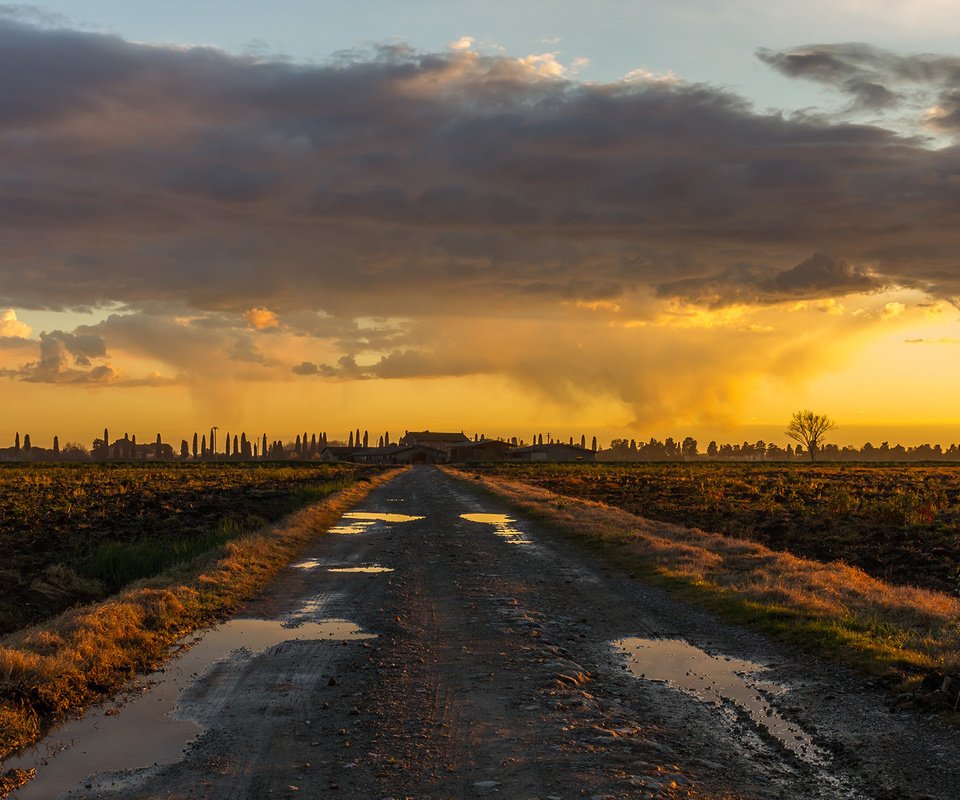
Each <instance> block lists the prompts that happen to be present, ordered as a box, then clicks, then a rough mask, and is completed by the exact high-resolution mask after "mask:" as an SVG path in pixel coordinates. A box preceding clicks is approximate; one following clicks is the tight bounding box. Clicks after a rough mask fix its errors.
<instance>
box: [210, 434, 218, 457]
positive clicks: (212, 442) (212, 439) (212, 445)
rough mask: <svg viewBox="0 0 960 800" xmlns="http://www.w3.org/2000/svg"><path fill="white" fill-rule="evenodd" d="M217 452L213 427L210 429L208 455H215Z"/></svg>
mask: <svg viewBox="0 0 960 800" xmlns="http://www.w3.org/2000/svg"><path fill="white" fill-rule="evenodd" d="M216 454H217V439H216V435H215V432H214V430H213V428H211V429H210V455H211V456H215V455H216Z"/></svg>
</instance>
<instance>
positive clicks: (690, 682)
mask: <svg viewBox="0 0 960 800" xmlns="http://www.w3.org/2000/svg"><path fill="white" fill-rule="evenodd" d="M613 646H614V648H615V649H617V650H619V651H620V652H622V653H624V654H625V655H626V657H627V662H626V663H627V668H628V669H629V670H630V672H631V673H632V674H633V675H634V677H636V678H640V679H643V680H648V681H657V682H663V683H666V684H668V685H669V686H672V687H674V688H676V689H680V690H681V691H684V692H687V693H689V694H692V695H693V696H695V697H696V698H698V699H699V700H701V701H702V702H704V703H707V704H710V705H713V706H717V707H719V708H721V709H726V710H727V711H730V708H729V706H730V704H733V705H735V706H736V707H737V708H738V709H740V711H742V712H744V713H746V714H747V716H749V717H750V719H751V720H752V721H753V722H754V723H755V724H756V725H757V727H759V728H760V729H761V730H764V731H766V732H767V733H769V734H770V735H771V736H774V737H775V738H776V739H778V740H779V741H780V742H781V743H782V744H783V745H784V747H786V748H787V749H788V750H790V751H791V752H793V753H794V754H796V755H797V756H799V757H800V758H802V759H803V760H804V761H809V762H813V763H820V762H821V756H820V753H819V750H818V748H817V747H816V746H815V745H814V744H813V742H812V740H811V739H810V737H809V735H807V733H805V732H804V731H803V730H802V729H801V728H799V727H798V726H796V725H794V724H792V723H790V722H787V720H785V719H784V718H783V717H781V716H780V715H779V714H778V713H777V712H776V710H775V709H774V708H773V706H771V705H770V703H768V702H767V701H766V700H765V699H764V693H766V694H783V693H784V691H785V690H784V689H783V688H782V687H779V686H776V685H775V684H772V683H769V682H764V681H761V680H756V679H753V678H747V677H745V676H751V675H755V674H757V673H760V672H763V670H765V669H766V667H763V666H762V665H760V664H756V663H754V662H752V661H743V660H740V659H734V658H726V657H723V656H712V655H709V654H708V653H705V652H704V651H703V650H700V649H699V648H697V647H694V646H693V645H691V644H689V643H688V642H685V641H682V640H678V639H639V638H628V639H620V640H618V641H615V642H614V643H613Z"/></svg>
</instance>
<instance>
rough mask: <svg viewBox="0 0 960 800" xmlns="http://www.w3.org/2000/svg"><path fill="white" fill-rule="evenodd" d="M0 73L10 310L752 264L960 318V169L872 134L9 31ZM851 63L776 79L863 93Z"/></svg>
mask: <svg viewBox="0 0 960 800" xmlns="http://www.w3.org/2000/svg"><path fill="white" fill-rule="evenodd" d="M0 47H2V49H3V52H4V58H5V69H4V71H3V78H2V80H0V144H2V148H0V182H2V186H0V188H2V190H3V191H2V194H0V232H2V237H0V242H2V244H0V306H12V307H47V308H62V307H71V306H78V305H94V306H95V305H98V304H105V303H109V302H114V303H123V304H127V305H128V306H129V307H132V308H137V307H141V306H143V305H145V304H147V303H151V302H171V303H172V302H177V303H182V304H185V305H187V306H189V307H191V308H194V309H200V310H205V311H209V312H219V311H230V312H232V313H240V312H242V311H245V310H247V309H259V308H270V309H272V310H274V311H275V312H279V313H284V312H289V311H297V310H300V309H317V308H322V309H324V310H326V311H328V312H330V313H331V314H333V315H338V314H339V315H344V314H349V315H352V316H357V315H363V314H372V315H380V316H387V315H391V314H393V315H395V316H399V314H397V313H396V311H397V310H398V309H402V310H403V312H404V314H407V315H410V314H413V315H420V314H430V313H432V312H433V311H434V310H435V309H436V308H437V306H438V303H439V304H441V305H443V304H449V303H451V302H455V301H458V300H464V301H465V300H466V299H467V298H471V299H473V300H476V298H478V297H483V298H485V299H486V300H488V301H490V302H496V303H498V304H503V305H506V306H516V305H522V304H527V303H530V302H531V301H533V302H556V301H563V300H569V299H576V298H583V299H605V298H607V299H609V298H616V297H617V296H619V295H620V294H621V293H623V292H627V291H635V290H645V289H649V290H652V291H655V290H656V289H657V287H662V286H665V285H670V284H671V283H675V282H677V281H683V280H688V279H702V278H703V276H705V275H706V276H710V275H713V276H716V277H717V278H718V279H719V280H722V281H724V282H731V281H733V282H735V281H736V279H737V277H736V276H737V270H738V269H739V268H740V267H739V266H738V265H742V264H745V263H746V264H750V265H753V266H751V268H750V270H748V271H747V272H746V273H744V284H745V287H746V288H747V289H749V288H750V287H755V286H756V285H758V284H763V283H765V282H770V281H774V282H775V281H776V280H777V277H776V276H777V275H782V274H783V273H784V271H785V270H787V269H790V268H791V266H792V265H795V264H797V263H799V262H801V261H802V260H803V259H805V258H807V257H809V256H810V254H811V253H814V252H824V253H827V254H829V255H830V257H832V258H834V259H845V260H846V261H847V262H848V263H850V264H852V265H853V267H852V269H853V270H854V271H856V272H863V274H866V271H868V270H869V272H870V273H871V274H876V275H882V276H884V280H887V281H889V282H900V283H907V284H909V285H922V286H926V287H929V290H930V291H931V292H932V293H935V294H938V295H941V296H945V297H955V296H957V295H958V294H960V276H958V275H957V271H956V262H955V253H956V245H957V234H956V226H955V220H954V214H953V209H954V208H955V207H956V205H957V201H958V200H960V182H958V181H957V175H958V173H960V166H958V160H957V158H956V153H955V152H954V151H952V150H932V149H926V148H924V147H922V146H920V145H919V144H918V143H917V142H915V141H912V140H908V139H903V138H900V137H898V136H897V135H895V134H894V133H892V132H890V131H888V130H884V129H882V128H879V127H867V126H857V125H842V124H828V123H816V122H811V121H809V120H806V121H804V120H792V119H787V118H784V117H783V116H780V115H776V114H759V113H756V112H755V111H753V110H752V109H751V108H750V106H749V105H748V104H747V103H745V102H744V101H743V100H742V99H741V98H739V97H737V96H735V95H732V94H730V93H728V92H725V91H721V90H719V89H716V88H713V87H710V86H703V85H689V84H683V83H678V82H663V81H659V82H657V81H648V82H643V81H639V82H624V83H610V84H581V83H577V82H575V81H573V80H571V79H568V78H564V77H562V75H561V76H558V74H557V72H556V71H555V70H553V71H550V72H549V73H546V74H545V73H544V71H543V70H541V69H539V68H538V67H537V65H536V64H532V63H530V62H529V60H514V59H510V58H507V57H501V56H485V55H480V54H478V53H475V52H473V51H468V50H458V51H451V52H448V53H444V54H424V53H418V52H414V51H411V50H409V49H407V48H404V47H391V48H382V49H379V50H376V51H373V52H371V53H366V54H363V53H361V54H354V55H352V56H346V57H343V58H342V59H341V60H339V61H336V62H333V63H329V64H323V65H305V64H294V63H287V62H271V61H264V60H258V59H255V58H251V57H240V56H233V55H229V54H226V53H223V52H220V51H216V50H212V49H204V48H164V47H154V46H145V45H139V44H133V43H130V42H125V41H123V40H121V39H118V38H115V37H111V36H105V35H99V34H90V33H80V32H76V31H70V30H58V29H49V28H40V27H31V26H28V25H25V24H21V23H19V22H16V21H11V20H4V21H0ZM870 53H874V51H868V52H867V55H870ZM827 55H830V56H831V57H830V58H827ZM856 55H857V54H856V53H853V54H851V53H850V52H848V51H847V50H838V51H835V52H832V53H830V54H821V56H820V58H819V60H817V59H814V58H813V57H812V56H810V57H805V58H806V61H803V62H802V63H801V61H798V59H799V58H800V57H799V56H797V55H794V56H790V55H789V54H777V55H776V56H775V55H773V54H770V55H768V56H766V57H765V60H767V61H768V63H771V64H773V65H774V66H775V67H777V68H778V69H780V70H782V71H785V72H788V73H789V74H795V75H805V76H816V77H817V79H820V80H836V81H850V80H854V79H856V80H857V81H860V79H861V78H862V77H863V75H864V74H866V75H868V77H869V75H873V74H874V73H873V72H870V69H868V67H866V66H863V64H864V63H868V64H873V63H874V62H873V61H870V59H868V58H867V55H862V54H861V55H860V56H858V57H857V58H855V57H854V56H856ZM857 59H859V60H857ZM877 59H880V62H882V64H885V63H886V62H885V61H883V59H881V58H880V56H879V55H876V53H874V61H876V60H877ZM911 63H912V62H911ZM932 63H933V62H931V64H932ZM937 64H940V62H937ZM929 68H930V69H933V67H932V66H931V67H929ZM871 69H873V70H874V71H875V72H879V71H880V66H875V67H871ZM903 69H906V67H904V68H903ZM918 69H919V67H918ZM937 69H945V67H942V65H940V66H937ZM861 73H863V74H861ZM884 74H886V73H884ZM861 83H862V81H861V82H860V83H857V87H859V88H852V87H853V84H849V86H850V87H851V88H849V89H848V90H849V91H850V92H853V93H855V94H857V96H858V97H860V98H861V100H863V101H864V102H866V100H867V99H868V93H866V92H867V90H866V89H864V88H863V86H861ZM880 83H881V84H882V81H881V82H880ZM845 85H846V84H845ZM891 91H893V90H891ZM872 102H873V101H872ZM877 102H879V101H877ZM758 276H759V277H758ZM764 276H766V277H764ZM829 284H830V282H829V281H826V282H824V284H823V290H824V292H827V291H829V292H832V291H834V290H835V289H836V288H837V287H836V286H833V285H829ZM778 290H779V291H780V292H781V293H782V294H785V295H789V294H790V293H791V292H793V291H794V290H795V291H796V293H797V294H799V295H801V296H807V295H809V294H810V293H811V292H812V291H816V287H815V286H812V285H811V284H809V283H803V282H800V284H798V285H797V286H793V285H792V284H791V283H790V282H789V281H788V282H786V283H782V285H780V286H779V287H778ZM467 305H468V304H466V303H464V308H465V309H466V308H467ZM464 313H469V311H468V310H465V312H464Z"/></svg>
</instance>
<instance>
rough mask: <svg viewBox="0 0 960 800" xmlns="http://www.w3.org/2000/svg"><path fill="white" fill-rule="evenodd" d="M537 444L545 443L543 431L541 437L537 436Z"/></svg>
mask: <svg viewBox="0 0 960 800" xmlns="http://www.w3.org/2000/svg"><path fill="white" fill-rule="evenodd" d="M537 444H543V434H542V433H541V434H540V436H539V437H537Z"/></svg>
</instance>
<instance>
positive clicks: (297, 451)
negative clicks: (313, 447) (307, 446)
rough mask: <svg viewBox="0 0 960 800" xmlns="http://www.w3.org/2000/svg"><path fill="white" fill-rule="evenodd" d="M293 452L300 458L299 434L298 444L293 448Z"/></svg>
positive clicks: (298, 436)
mask: <svg viewBox="0 0 960 800" xmlns="http://www.w3.org/2000/svg"><path fill="white" fill-rule="evenodd" d="M293 451H294V452H295V453H296V454H297V457H298V458H299V456H300V434H299V433H298V434H297V442H296V444H294V446H293Z"/></svg>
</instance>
